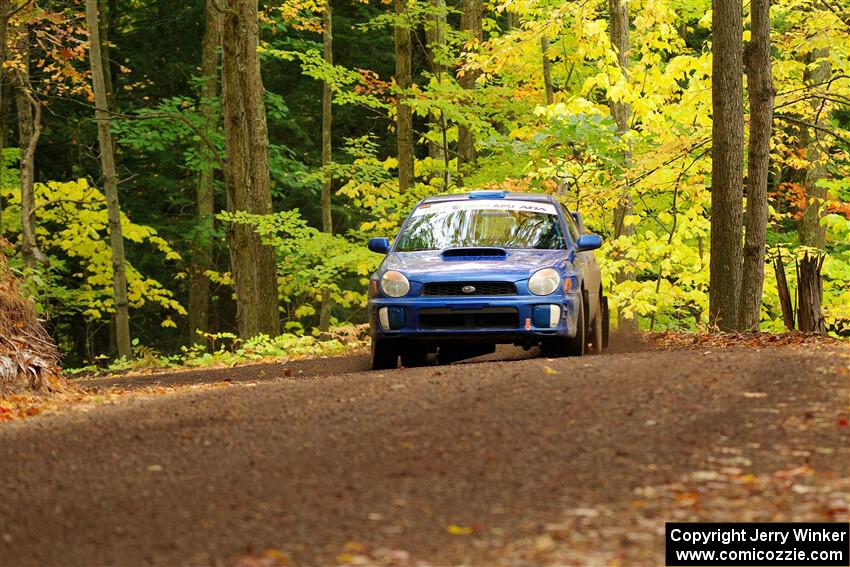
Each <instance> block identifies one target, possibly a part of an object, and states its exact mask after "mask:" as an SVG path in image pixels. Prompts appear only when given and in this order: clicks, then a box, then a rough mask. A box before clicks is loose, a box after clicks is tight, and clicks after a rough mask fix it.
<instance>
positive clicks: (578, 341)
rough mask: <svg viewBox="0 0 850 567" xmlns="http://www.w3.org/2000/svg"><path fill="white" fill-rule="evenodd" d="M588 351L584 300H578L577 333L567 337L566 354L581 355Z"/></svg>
mask: <svg viewBox="0 0 850 567" xmlns="http://www.w3.org/2000/svg"><path fill="white" fill-rule="evenodd" d="M586 351H587V321H586V320H585V313H584V301H579V302H578V318H577V319H576V335H575V336H574V337H567V340H566V341H565V344H564V354H566V355H567V356H581V355H583V354H584V353H585V352H586Z"/></svg>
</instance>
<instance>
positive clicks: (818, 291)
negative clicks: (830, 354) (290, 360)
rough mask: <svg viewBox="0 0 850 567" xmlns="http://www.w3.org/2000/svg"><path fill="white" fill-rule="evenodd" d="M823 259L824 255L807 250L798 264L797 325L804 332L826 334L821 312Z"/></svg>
mask: <svg viewBox="0 0 850 567" xmlns="http://www.w3.org/2000/svg"><path fill="white" fill-rule="evenodd" d="M823 260H824V256H817V255H816V256H809V253H808V252H806V253H805V254H804V255H803V259H802V260H800V262H799V263H798V264H797V306H798V307H797V325H798V328H799V329H800V331H801V332H803V333H818V334H820V335H825V334H826V322H825V321H824V318H823V313H822V312H821V302H822V301H823V282H822V281H821V269H822V268H823Z"/></svg>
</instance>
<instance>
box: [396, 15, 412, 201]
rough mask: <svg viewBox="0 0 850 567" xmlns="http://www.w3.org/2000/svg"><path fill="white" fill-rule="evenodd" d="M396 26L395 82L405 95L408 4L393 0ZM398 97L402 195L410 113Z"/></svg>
mask: <svg viewBox="0 0 850 567" xmlns="http://www.w3.org/2000/svg"><path fill="white" fill-rule="evenodd" d="M393 6H394V8H395V15H396V24H395V34H394V36H395V82H396V85H397V86H398V88H399V89H400V90H402V91H406V90H407V89H409V88H410V87H411V85H412V77H411V58H412V47H411V42H410V22H409V21H408V18H407V0H394V2H393ZM405 98H406V97H405V95H404V94H403V93H399V95H398V102H397V103H396V139H397V141H398V192H399V193H401V194H404V192H405V191H407V189H408V188H410V186H411V185H413V112H412V111H411V109H410V107H409V106H408V105H406V104H405V103H404V100H405Z"/></svg>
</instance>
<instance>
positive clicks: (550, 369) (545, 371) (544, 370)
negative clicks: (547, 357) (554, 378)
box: [543, 366, 560, 374]
mask: <svg viewBox="0 0 850 567" xmlns="http://www.w3.org/2000/svg"><path fill="white" fill-rule="evenodd" d="M543 374H560V372H558V371H557V370H554V369H552V368H550V367H548V366H544V367H543Z"/></svg>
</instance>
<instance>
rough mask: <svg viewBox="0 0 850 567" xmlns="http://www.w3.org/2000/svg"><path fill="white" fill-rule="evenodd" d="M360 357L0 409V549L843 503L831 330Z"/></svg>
mask: <svg viewBox="0 0 850 567" xmlns="http://www.w3.org/2000/svg"><path fill="white" fill-rule="evenodd" d="M626 350H628V349H626ZM365 367H366V360H365V359H364V358H363V357H350V358H338V359H329V360H324V361H312V362H301V363H288V364H267V365H261V366H249V367H242V368H235V369H226V370H215V371H194V372H183V373H174V374H159V375H155V376H153V377H151V376H148V377H143V378H125V379H119V380H115V379H111V380H103V379H101V380H95V381H88V382H85V383H84V384H85V385H86V387H87V388H106V387H109V386H110V385H115V384H119V383H120V384H122V385H126V383H127V381H129V380H141V381H142V382H137V383H147V384H150V383H163V384H177V383H186V382H191V383H209V384H210V387H209V388H203V389H200V390H193V391H190V392H185V393H177V394H171V395H167V396H161V397H155V398H148V399H130V400H127V401H124V402H121V403H117V404H114V405H104V406H99V407H96V408H95V409H92V410H90V411H85V412H84V411H78V410H72V411H68V412H65V413H60V414H57V415H48V416H39V417H35V418H32V419H28V420H24V421H21V422H12V423H7V424H3V425H2V426H0V565H2V567H16V566H24V565H69V566H83V565H85V566H88V565H118V566H136V565H163V566H164V565H169V566H171V565H199V566H200V565H215V566H219V565H221V566H234V565H239V566H240V567H275V566H278V565H298V566H312V565H338V564H352V565H354V564H360V565H399V566H404V565H431V566H437V565H439V566H443V565H481V566H485V565H517V566H519V565H611V564H614V563H615V562H616V563H617V564H620V565H662V564H663V558H662V557H663V555H662V554H663V528H664V522H665V521H667V520H677V521H681V520H713V521H739V520H762V521H794V520H815V521H830V520H843V521H846V520H848V511H847V499H848V494H850V487H848V482H847V480H846V479H847V478H850V428H848V427H847V418H848V417H850V415H848V402H849V401H850V393H849V391H848V386H850V355H848V350H847V349H842V348H841V347H834V348H826V349H820V350H812V349H803V348H787V347H786V348H770V349H764V350H753V349H710V350H703V349H700V350H694V349H683V350H664V351H644V352H620V353H617V354H604V355H596V356H587V357H583V358H564V359H554V360H553V359H541V358H530V359H525V360H510V361H489V362H480V363H471V364H456V365H451V366H443V367H428V368H419V369H400V370H394V371H386V372H368V371H366V370H365ZM145 381H147V382H145Z"/></svg>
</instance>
